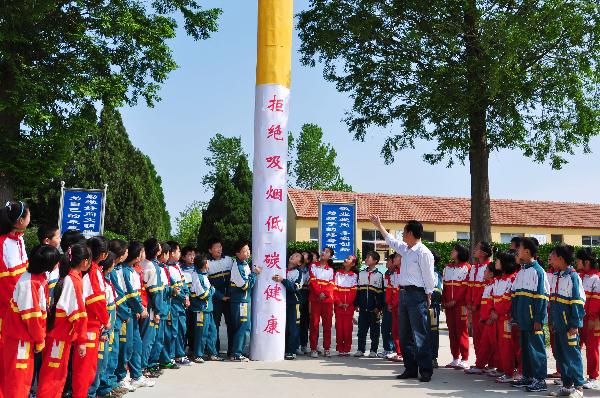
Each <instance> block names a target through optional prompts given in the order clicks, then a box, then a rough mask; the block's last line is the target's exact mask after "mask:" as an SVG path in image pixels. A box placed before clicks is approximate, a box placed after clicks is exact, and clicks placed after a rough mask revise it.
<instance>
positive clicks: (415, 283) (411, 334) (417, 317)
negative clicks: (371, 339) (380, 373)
mask: <svg viewBox="0 0 600 398" xmlns="http://www.w3.org/2000/svg"><path fill="white" fill-rule="evenodd" d="M370 219H371V222H372V223H373V225H375V227H377V229H378V230H379V232H381V234H382V235H383V237H384V238H385V241H386V242H387V244H388V245H389V246H390V247H391V248H392V249H394V250H395V251H396V252H397V253H399V254H400V255H401V256H402V267H401V268H400V297H399V306H398V323H399V329H398V334H399V338H400V347H401V351H402V355H403V356H404V367H405V370H404V373H402V374H401V375H398V376H396V377H397V378H398V379H416V378H419V380H420V381H422V382H428V381H430V380H431V375H432V374H433V366H432V356H431V346H430V344H429V322H430V320H429V306H430V305H431V293H433V289H434V287H435V285H436V282H437V281H436V278H435V273H434V269H433V255H432V254H431V251H429V249H428V248H427V247H426V246H425V245H424V244H423V243H421V236H422V235H423V225H422V224H421V223H420V222H418V221H415V220H411V221H409V222H408V223H407V224H406V226H405V227H404V231H403V233H402V240H398V239H396V238H394V237H393V236H392V235H390V234H389V233H388V232H387V230H386V229H385V228H384V226H383V224H382V223H381V220H380V219H379V216H375V215H373V216H371V217H370ZM419 373H420V375H421V376H420V377H419Z"/></svg>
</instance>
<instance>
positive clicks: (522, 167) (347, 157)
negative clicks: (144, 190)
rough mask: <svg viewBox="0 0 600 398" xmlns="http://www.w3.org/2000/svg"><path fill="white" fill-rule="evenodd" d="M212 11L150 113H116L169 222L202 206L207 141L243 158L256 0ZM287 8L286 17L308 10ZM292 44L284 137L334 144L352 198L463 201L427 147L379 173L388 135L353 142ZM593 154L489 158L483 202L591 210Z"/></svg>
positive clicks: (461, 181)
mask: <svg viewBox="0 0 600 398" xmlns="http://www.w3.org/2000/svg"><path fill="white" fill-rule="evenodd" d="M200 3H201V4H203V5H204V6H205V7H220V8H222V9H223V14H222V16H221V19H220V21H219V32H217V33H215V34H214V35H213V37H212V38H211V39H209V40H205V41H200V42H195V41H194V40H192V39H191V38H189V37H186V36H185V34H184V33H183V32H181V31H180V32H179V33H180V34H179V35H178V37H177V38H176V39H174V40H173V41H171V43H170V44H171V47H172V49H173V53H174V57H175V60H176V62H177V63H178V65H179V69H177V70H176V71H175V72H173V73H172V74H171V76H170V77H169V79H168V80H167V82H166V83H165V85H164V86H163V88H162V90H161V92H160V95H161V97H162V101H161V102H159V103H158V104H157V105H156V106H155V107H154V108H148V107H146V106H145V104H140V105H138V106H136V107H134V108H124V109H122V110H121V111H122V114H123V119H124V123H125V126H126V128H127V131H128V132H129V134H130V136H131V140H132V141H133V143H134V145H136V146H137V147H139V148H140V149H141V150H142V151H143V152H144V153H146V154H147V155H148V156H150V158H151V159H152V161H153V162H154V165H155V166H156V169H157V171H158V173H159V174H160V176H161V177H162V180H163V188H164V192H165V200H166V203H167V208H168V210H169V213H170V214H171V216H172V217H173V219H174V218H175V216H177V214H178V213H179V212H180V211H181V210H183V209H184V208H185V207H186V206H187V205H188V204H189V203H191V202H193V201H195V200H209V199H210V195H211V193H210V192H207V191H206V190H205V189H204V187H203V186H202V185H201V183H200V180H201V177H202V175H203V174H204V173H205V172H206V166H205V164H204V161H203V159H204V157H205V156H206V155H207V149H206V148H207V145H208V140H209V139H210V137H212V136H213V135H214V134H215V133H217V132H220V133H222V134H224V135H226V136H238V135H241V136H242V141H243V144H244V146H245V150H246V152H248V153H250V154H251V153H252V134H253V131H252V129H253V115H254V79H255V65H256V14H257V10H256V1H252V0H244V1H225V2H224V1H214V0H211V1H201V2H200ZM307 4H308V1H307V0H296V1H295V12H298V11H300V10H302V9H304V8H306V7H307ZM298 46H299V39H298V37H297V34H295V35H294V49H293V55H292V57H293V60H292V92H291V108H290V121H289V125H288V128H289V130H291V131H293V132H298V131H299V130H300V126H302V124H304V123H316V124H318V125H320V126H321V127H323V130H324V132H325V136H324V138H325V140H327V141H329V142H332V143H334V144H335V148H336V150H337V152H338V164H339V166H340V168H341V172H342V175H343V176H344V178H345V180H346V182H348V183H350V184H351V185H352V187H353V188H354V190H355V191H359V192H385V193H401V194H410V195H437V196H462V197H468V196H469V195H470V179H469V178H470V177H469V170H468V167H467V166H455V167H453V168H452V169H447V168H445V167H444V166H443V165H435V166H431V165H428V164H426V163H424V162H423V161H422V158H421V157H422V155H423V153H426V152H427V151H428V150H430V149H431V148H432V147H433V144H432V143H427V142H420V143H419V144H418V146H417V148H416V149H415V150H413V151H403V152H401V153H399V154H397V156H396V162H395V163H393V164H392V165H389V166H388V165H385V164H384V162H383V159H382V158H381V156H380V149H381V145H382V143H383V139H384V137H385V136H386V134H389V132H390V130H389V129H387V130H378V129H372V130H371V132H370V134H369V135H368V137H367V139H366V141H365V142H357V141H353V139H352V135H351V134H350V133H348V129H347V127H346V125H345V124H344V123H343V122H342V119H343V117H344V112H345V111H346V110H348V109H350V107H351V101H350V99H349V98H348V95H347V94H344V93H338V92H337V91H336V90H335V88H334V87H333V85H332V84H331V83H328V82H326V81H325V80H324V79H323V77H322V74H321V72H322V70H321V69H320V68H319V67H316V68H308V67H303V66H302V65H300V62H299V59H300V56H299V53H298V51H297V50H298ZM591 147H592V150H593V151H594V153H592V154H590V155H583V153H582V151H578V153H576V155H575V156H573V157H571V158H570V163H569V164H568V165H566V166H565V167H564V168H563V169H562V170H560V171H554V170H552V169H551V168H550V166H548V165H545V164H544V165H538V164H534V163H532V162H531V161H530V160H529V159H528V158H525V157H523V156H521V155H520V154H519V153H518V152H511V151H503V152H499V153H498V152H495V153H493V154H492V155H491V158H490V191H491V196H492V198H508V199H534V200H557V201H571V202H572V201H576V202H600V200H598V197H599V196H600V184H598V183H597V178H596V176H597V173H598V152H600V138H595V139H594V140H593V141H592V144H591Z"/></svg>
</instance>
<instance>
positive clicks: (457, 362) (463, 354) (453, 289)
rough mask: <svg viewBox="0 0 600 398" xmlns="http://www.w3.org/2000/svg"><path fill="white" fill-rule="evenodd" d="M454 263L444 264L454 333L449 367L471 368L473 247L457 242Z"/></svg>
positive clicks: (448, 317)
mask: <svg viewBox="0 0 600 398" xmlns="http://www.w3.org/2000/svg"><path fill="white" fill-rule="evenodd" d="M451 257H452V260H454V262H453V263H450V264H448V265H446V267H445V268H444V275H443V278H442V280H443V281H444V290H443V291H442V307H443V308H444V310H445V312H446V323H447V325H448V335H449V337H450V352H451V353H452V358H453V359H452V362H450V363H449V364H448V365H446V367H447V368H454V369H463V370H464V369H468V368H469V330H468V318H467V305H466V295H467V278H468V275H469V268H470V265H469V263H468V262H467V261H468V260H469V249H467V248H466V247H464V246H463V245H461V244H460V243H457V244H455V245H454V247H453V248H452V253H451Z"/></svg>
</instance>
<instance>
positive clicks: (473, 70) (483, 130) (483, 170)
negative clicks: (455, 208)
mask: <svg viewBox="0 0 600 398" xmlns="http://www.w3.org/2000/svg"><path fill="white" fill-rule="evenodd" d="M478 20H479V12H478V10H477V5H476V1H475V0H469V1H468V2H467V4H466V6H465V14H464V22H465V35H464V40H465V55H466V62H467V88H466V93H465V94H466V96H467V100H466V103H467V104H468V109H469V138H470V142H471V143H470V148H469V166H470V172H471V253H473V249H474V248H475V245H477V243H478V242H481V241H487V242H491V240H492V226H491V223H492V220H491V210H490V181H489V176H488V162H489V156H490V150H489V145H488V137H487V124H486V117H487V103H488V101H487V90H486V84H485V69H484V68H483V65H484V64H485V62H484V61H485V54H484V53H483V51H482V49H481V46H480V42H479V31H478V27H477V26H478Z"/></svg>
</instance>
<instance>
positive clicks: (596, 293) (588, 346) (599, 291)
mask: <svg viewBox="0 0 600 398" xmlns="http://www.w3.org/2000/svg"><path fill="white" fill-rule="evenodd" d="M577 266H578V267H577V268H578V269H579V268H581V269H582V270H583V278H582V279H583V289H584V290H585V307H584V308H585V317H584V318H583V328H582V329H581V333H580V335H581V344H585V356H586V359H587V373H588V379H587V380H586V382H585V384H584V385H583V388H585V389H595V388H597V387H598V382H597V380H598V344H600V274H599V273H598V260H597V258H596V253H594V252H593V251H592V250H591V249H590V248H589V247H586V248H583V249H579V250H578V251H577Z"/></svg>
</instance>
